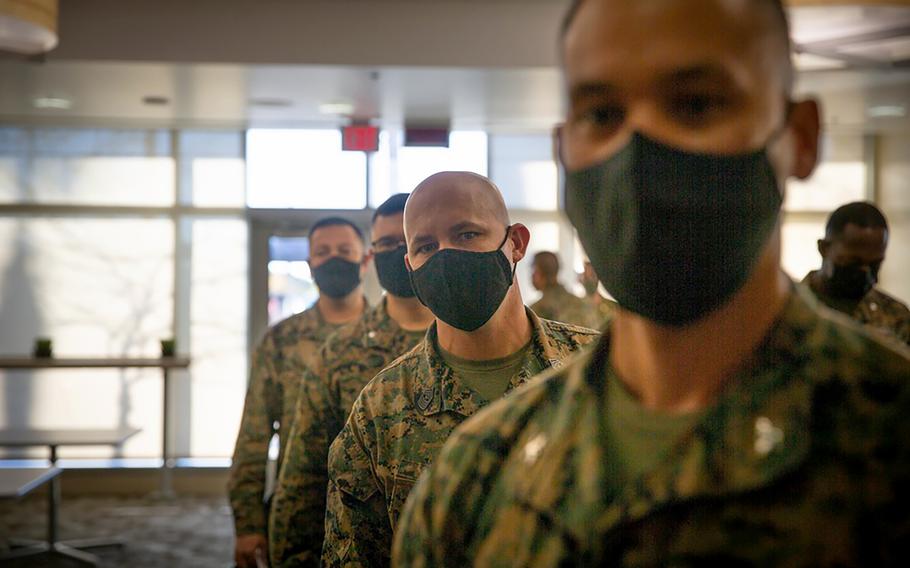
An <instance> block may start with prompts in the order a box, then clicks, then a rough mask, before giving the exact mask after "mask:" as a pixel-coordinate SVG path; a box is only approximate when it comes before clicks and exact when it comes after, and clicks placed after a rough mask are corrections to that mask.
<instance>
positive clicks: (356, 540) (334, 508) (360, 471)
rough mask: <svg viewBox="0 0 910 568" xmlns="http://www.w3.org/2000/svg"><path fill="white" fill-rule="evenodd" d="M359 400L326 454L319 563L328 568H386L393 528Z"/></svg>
mask: <svg viewBox="0 0 910 568" xmlns="http://www.w3.org/2000/svg"><path fill="white" fill-rule="evenodd" d="M364 423H365V422H364V419H363V406H362V404H361V400H360V399H358V400H357V402H355V403H354V408H353V409H352V411H351V416H350V417H349V418H348V421H347V423H346V424H345V426H344V428H343V429H342V430H341V433H340V434H339V435H338V438H336V439H335V441H334V442H333V443H332V446H331V448H330V450H329V460H328V468H329V487H328V498H327V504H326V512H325V542H324V543H323V547H322V564H323V566H326V567H330V568H331V567H342V566H344V567H354V568H356V567H367V566H376V567H380V566H383V567H384V566H388V565H389V563H390V559H391V550H392V527H391V526H390V522H389V515H388V511H387V510H386V507H385V498H384V493H383V491H382V487H381V485H380V483H379V481H378V479H377V478H376V476H375V474H374V471H373V466H372V460H371V459H370V455H371V454H370V449H371V448H374V447H375V441H374V440H373V439H372V437H371V436H370V430H369V428H366V427H364Z"/></svg>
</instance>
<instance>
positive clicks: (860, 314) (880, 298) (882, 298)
mask: <svg viewBox="0 0 910 568" xmlns="http://www.w3.org/2000/svg"><path fill="white" fill-rule="evenodd" d="M817 273H818V271H817V270H813V271H812V272H810V273H809V274H808V275H806V277H805V278H804V279H803V284H804V285H805V286H806V287H807V288H808V289H810V290H812V292H813V293H814V294H815V295H816V296H817V297H818V299H819V300H820V301H821V303H823V304H825V305H826V306H828V307H829V308H831V309H834V310H837V311H839V312H842V313H845V314H847V315H848V316H850V317H852V318H853V319H855V320H856V321H858V322H860V323H861V324H863V325H865V326H868V327H869V328H870V329H873V330H875V332H877V333H881V334H882V335H884V336H890V337H892V338H897V339H898V340H899V341H901V342H902V343H904V344H907V345H910V309H908V308H907V306H906V305H905V304H903V303H902V302H900V301H898V300H896V299H895V298H892V297H891V296H889V295H888V294H885V293H884V292H881V291H879V290H876V289H875V288H873V289H872V290H870V291H869V292H868V293H867V294H866V295H865V296H863V299H862V300H860V301H859V302H843V301H838V300H837V299H835V298H830V297H828V296H827V295H826V294H824V293H823V292H822V291H820V290H817V289H816V288H815V287H814V286H813V285H812V281H813V279H814V278H815V275H816V274H817Z"/></svg>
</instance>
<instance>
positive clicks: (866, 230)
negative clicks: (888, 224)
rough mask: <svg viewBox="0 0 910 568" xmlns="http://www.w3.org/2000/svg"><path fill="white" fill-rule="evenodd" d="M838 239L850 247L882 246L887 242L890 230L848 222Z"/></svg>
mask: <svg viewBox="0 0 910 568" xmlns="http://www.w3.org/2000/svg"><path fill="white" fill-rule="evenodd" d="M838 240H840V242H841V243H843V244H844V245H846V246H850V247H861V248H881V247H884V246H885V245H886V244H887V241H888V232H887V231H886V230H885V229H884V227H862V226H860V225H857V224H855V223H847V225H846V226H845V227H844V230H843V232H842V233H841V235H840V239H838Z"/></svg>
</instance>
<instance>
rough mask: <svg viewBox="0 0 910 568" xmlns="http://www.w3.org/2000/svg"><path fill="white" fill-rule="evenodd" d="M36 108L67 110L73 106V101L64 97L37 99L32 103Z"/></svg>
mask: <svg viewBox="0 0 910 568" xmlns="http://www.w3.org/2000/svg"><path fill="white" fill-rule="evenodd" d="M32 105H34V107H35V108H51V109H56V110H67V109H69V108H71V107H72V106H73V101H71V100H69V99H64V98H62V97H35V99H34V100H33V101H32Z"/></svg>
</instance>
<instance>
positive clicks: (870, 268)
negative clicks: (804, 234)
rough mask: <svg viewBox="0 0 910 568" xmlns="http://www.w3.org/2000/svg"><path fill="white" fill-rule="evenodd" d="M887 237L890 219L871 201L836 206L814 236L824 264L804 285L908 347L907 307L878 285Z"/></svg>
mask: <svg viewBox="0 0 910 568" xmlns="http://www.w3.org/2000/svg"><path fill="white" fill-rule="evenodd" d="M888 237H889V233H888V221H887V220H886V219H885V216H884V214H882V212H881V211H880V210H879V209H878V207H876V206H875V205H872V204H871V203H866V202H863V201H857V202H854V203H848V204H846V205H842V206H841V207H838V208H837V209H836V210H835V211H834V212H833V213H831V216H830V217H829V218H828V223H827V224H826V225H825V238H823V239H819V240H818V252H819V254H820V255H821V257H822V266H821V268H820V269H819V270H813V271H812V272H810V273H809V274H807V275H806V277H805V278H804V279H803V283H804V284H806V285H807V286H808V288H809V289H810V290H812V292H813V293H814V294H815V295H816V297H818V299H819V300H820V301H821V302H822V303H823V304H825V305H826V306H828V307H829V308H833V309H835V310H837V311H839V312H843V313H845V314H847V315H848V316H850V317H852V318H853V319H855V320H856V321H858V322H860V323H861V324H863V325H865V326H867V327H868V328H870V329H872V330H874V331H875V332H877V333H880V334H882V335H884V336H886V337H892V338H896V339H897V340H898V341H901V342H902V343H904V344H908V345H910V309H907V305H906V304H904V303H903V302H901V301H900V300H898V299H896V298H892V297H891V296H889V295H888V294H886V293H884V292H882V291H881V290H879V289H878V288H876V284H878V273H879V271H880V270H881V267H882V263H883V262H885V252H886V251H887V249H888ZM898 246H903V247H906V246H907V243H899V244H898Z"/></svg>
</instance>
